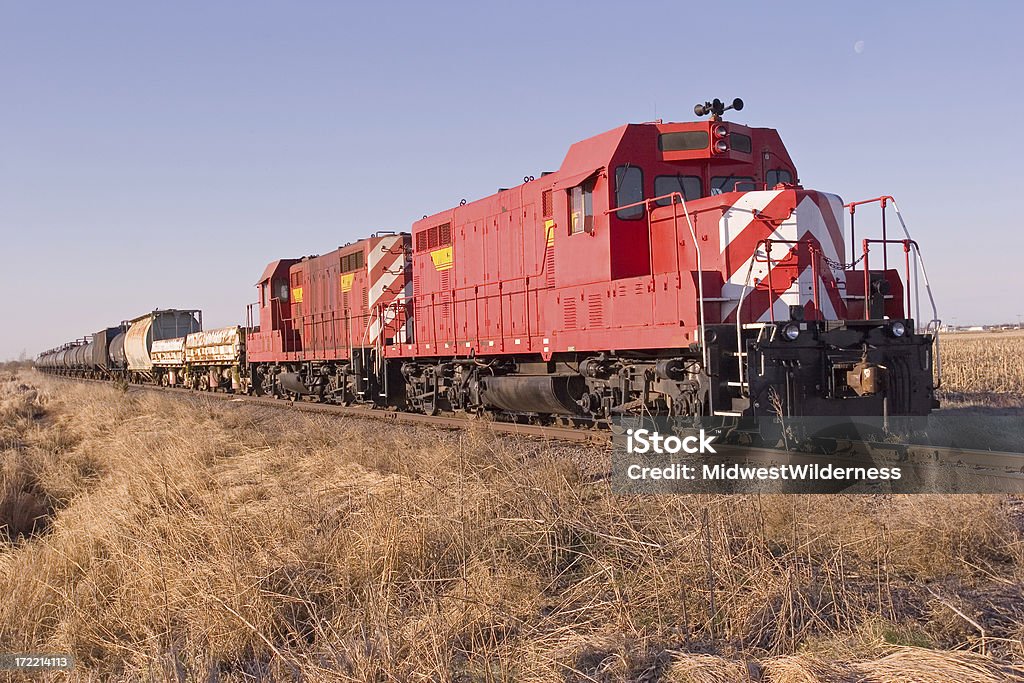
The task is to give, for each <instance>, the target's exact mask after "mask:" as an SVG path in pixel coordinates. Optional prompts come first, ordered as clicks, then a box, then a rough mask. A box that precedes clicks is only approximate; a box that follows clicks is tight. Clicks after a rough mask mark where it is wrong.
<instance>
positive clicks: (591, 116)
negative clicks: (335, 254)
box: [0, 0, 1024, 359]
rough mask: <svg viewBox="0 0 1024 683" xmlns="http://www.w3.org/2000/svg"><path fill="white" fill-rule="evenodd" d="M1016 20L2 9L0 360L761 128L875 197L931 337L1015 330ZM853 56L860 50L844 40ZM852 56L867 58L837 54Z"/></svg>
mask: <svg viewBox="0 0 1024 683" xmlns="http://www.w3.org/2000/svg"><path fill="white" fill-rule="evenodd" d="M1022 21H1024V10H1022V8H1021V6H1020V5H1019V4H1017V3H990V4H984V3H970V4H968V3H963V4H959V3H936V2H899V3H892V2H885V3H867V2H863V3H843V4H842V6H840V5H839V4H833V3H820V2H812V3H765V2H750V3H746V2H730V3H720V4H711V5H709V4H707V3H680V2H665V3H649V4H644V3H623V2H618V3H604V2H589V3H571V4H570V3H540V2H538V3H530V2H517V3H510V4H508V5H507V6H505V7H502V6H498V5H494V6H489V5H486V4H485V3H476V2H472V3H471V2H466V3H459V4H454V3H452V4H444V3H409V4H398V3H378V4H373V3H359V5H358V6H356V5H353V6H349V5H347V4H344V3H340V2H264V1H250V2H211V1H207V2H186V1H183V2H175V3H144V2H143V3H140V2H113V1H111V2H104V1H102V0H97V1H96V2H46V3H42V2H29V1H28V0H25V1H23V2H0V92H2V97H3V100H2V102H3V103H2V107H0V249H2V252H0V253H2V256H3V268H2V273H3V275H2V284H3V291H4V292H6V293H7V295H6V296H4V297H3V299H2V303H0V315H2V320H3V323H2V324H3V334H2V335H0V359H2V358H5V357H13V356H16V355H17V354H18V353H19V352H20V351H21V350H22V349H26V350H27V351H28V352H29V353H32V354H34V353H36V352H38V351H40V350H42V349H44V348H46V347H49V346H53V345H56V344H59V343H61V342H63V341H65V340H67V339H70V338H73V337H75V336H77V335H83V334H86V333H89V332H91V331H94V330H96V329H98V328H100V327H102V326H104V325H107V324H111V323H116V322H118V321H119V320H121V319H124V318H128V317H132V316H134V315H137V314H139V313H141V312H145V311H147V310H150V309H152V308H153V307H161V308H167V307H201V308H203V309H204V310H205V312H206V324H207V326H208V327H212V326H219V325H225V324H233V323H235V322H239V321H241V320H242V319H243V317H244V305H245V304H246V303H247V302H249V301H251V300H253V298H254V294H255V290H254V288H253V287H252V284H253V283H254V281H255V279H256V278H257V277H258V275H259V273H260V272H261V271H262V269H263V267H264V265H265V264H266V263H267V262H268V261H270V260H273V259H275V258H278V257H282V256H299V255H303V254H310V253H322V252H325V251H328V250H330V249H332V248H334V247H336V246H338V245H339V244H342V243H345V242H347V241H349V240H352V239H355V238H357V237H359V236H361V235H364V234H366V233H368V232H371V231H373V230H375V229H378V228H404V229H408V226H409V224H410V223H411V222H412V221H413V220H414V219H416V218H418V217H419V216H422V215H423V214H429V213H432V212H434V211H437V210H440V209H443V208H446V207H448V206H451V205H454V204H456V203H457V202H458V201H459V200H460V199H462V198H467V199H474V198H478V197H481V196H484V195H487V194H490V193H492V192H493V191H494V190H495V189H496V188H497V187H499V186H508V185H512V184H515V183H516V182H521V179H522V177H523V176H524V175H528V174H534V175H539V172H540V171H543V170H551V169H556V168H557V167H558V165H559V164H560V162H561V159H562V156H563V155H564V153H565V151H566V149H567V148H568V146H569V145H570V144H571V143H572V142H574V141H576V140H578V139H581V138H583V137H587V136H590V135H593V134H596V133H598V132H601V131H603V130H606V129H609V128H612V127H614V126H617V125H619V124H621V123H624V122H629V121H645V120H650V119H653V118H656V117H662V118H664V119H666V120H689V119H691V118H692V116H693V115H692V107H693V104H694V103H695V102H697V101H703V100H705V99H710V98H712V97H721V98H723V99H727V98H728V99H731V98H733V97H736V96H739V97H742V98H743V99H744V100H745V101H746V103H747V107H746V109H745V110H744V111H743V112H742V113H741V114H738V115H733V116H732V117H731V118H732V120H736V121H739V122H742V123H747V124H750V125H764V126H773V127H776V128H778V129H779V130H780V132H781V134H782V137H783V140H784V141H785V142H786V144H787V146H788V147H789V150H790V152H791V154H792V155H793V158H794V159H795V160H796V163H797V166H798V168H799V169H800V175H801V178H802V179H803V181H804V183H805V185H807V186H810V187H814V188H817V189H822V190H826V191H830V192H836V193H838V194H840V195H841V196H843V197H844V199H848V200H849V199H853V198H863V197H869V196H877V195H879V194H882V193H889V194H893V195H895V196H896V198H897V199H898V200H899V201H900V204H901V207H902V209H903V211H904V213H905V215H906V216H907V218H908V220H909V223H910V228H911V230H912V232H913V234H914V236H915V237H916V238H918V239H919V240H920V241H921V242H922V244H923V247H924V249H925V255H926V257H927V259H928V264H929V266H930V274H931V276H932V279H933V280H934V281H935V284H936V290H937V295H938V297H939V303H940V307H941V310H940V312H941V313H942V314H943V318H945V319H946V320H953V319H955V320H956V321H957V322H959V323H961V324H964V323H968V322H988V321H997V320H1016V315H1017V314H1018V313H1024V302H1021V301H1020V300H1019V295H1020V290H1021V285H1022V284H1024V275H1022V273H1024V262H1022V255H1024V237H1022V232H1024V230H1022V219H1021V195H1022V194H1024V184H1022V177H1021V173H1020V171H1019V170H1018V169H1019V168H1020V164H1021V159H1022V156H1024V144H1022V142H1021V140H1022V135H1021V132H1020V126H1021V124H1020V121H1021V120H1024V94H1022V91H1021V87H1020V85H1021V76H1020V71H1019V70H1020V68H1021V65H1022V64H1024V48H1022V44H1024V38H1022V37H1021V35H1020V30H1019V26H1020V25H1021V23H1022ZM860 41H862V42H860ZM857 45H859V46H860V47H861V48H862V49H861V50H860V51H858V50H856V49H855V46H857Z"/></svg>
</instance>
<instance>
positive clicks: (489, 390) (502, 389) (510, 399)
mask: <svg viewBox="0 0 1024 683" xmlns="http://www.w3.org/2000/svg"><path fill="white" fill-rule="evenodd" d="M586 388H587V383H586V380H585V379H584V378H583V377H582V376H580V375H526V376H508V377H487V378H484V379H481V380H480V400H481V402H482V403H483V404H484V405H485V406H489V407H491V408H499V409H501V410H507V411H509V412H513V413H542V414H551V415H578V414H581V413H582V412H583V411H582V410H581V408H580V406H579V404H578V401H579V400H580V398H582V397H583V394H584V392H585V391H586Z"/></svg>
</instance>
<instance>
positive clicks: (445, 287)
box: [441, 270, 452, 320]
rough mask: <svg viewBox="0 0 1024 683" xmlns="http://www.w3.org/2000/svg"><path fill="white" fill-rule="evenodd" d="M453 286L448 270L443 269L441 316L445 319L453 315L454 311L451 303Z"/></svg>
mask: <svg viewBox="0 0 1024 683" xmlns="http://www.w3.org/2000/svg"><path fill="white" fill-rule="evenodd" d="M451 287H452V282H451V278H450V277H449V275H448V271H447V270H442V271H441V318H442V319H444V320H448V318H449V317H450V316H451V312H452V311H451V309H452V305H451V300H452V295H451Z"/></svg>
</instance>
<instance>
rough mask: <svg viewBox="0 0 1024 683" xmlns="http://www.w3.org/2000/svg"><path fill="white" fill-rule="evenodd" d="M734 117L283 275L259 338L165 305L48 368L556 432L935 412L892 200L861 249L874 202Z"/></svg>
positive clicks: (614, 141) (274, 277)
mask: <svg viewBox="0 0 1024 683" xmlns="http://www.w3.org/2000/svg"><path fill="white" fill-rule="evenodd" d="M741 108H742V102H741V101H740V100H735V101H734V102H733V103H732V104H731V105H728V106H727V105H725V104H724V103H722V102H721V101H719V100H717V99H716V100H714V101H712V102H707V103H704V104H700V105H698V106H697V107H696V108H695V113H696V114H697V115H698V117H703V116H708V117H709V118H707V119H703V118H699V119H698V120H696V121H691V122H686V123H665V122H662V121H660V120H659V121H654V122H649V123H641V124H626V125H623V126H620V127H618V128H615V129H613V130H610V131H607V132H605V133H602V134H600V135H596V136H594V137H591V138H588V139H585V140H582V141H580V142H577V143H576V144H574V145H572V146H571V147H570V148H569V150H568V153H567V154H566V155H565V158H564V160H563V162H562V165H561V167H560V168H559V170H558V171H556V172H550V173H543V174H540V176H539V177H533V176H527V177H525V178H524V179H523V183H522V184H520V185H518V186H516V187H510V188H503V189H500V190H499V191H498V192H497V193H495V194H493V195H491V196H489V197H485V198H483V199H479V200H477V201H473V202H469V203H466V202H465V201H463V202H460V204H459V205H458V206H454V207H452V208H450V209H446V210H444V211H441V212H439V213H435V214H433V215H428V216H424V217H423V218H422V219H421V220H419V221H416V222H415V223H413V225H412V226H411V229H410V230H409V231H408V232H377V233H374V234H372V235H370V236H368V237H366V238H364V239H360V240H358V241H355V242H352V243H350V244H347V245H345V246H343V247H340V248H338V249H336V250H334V251H331V252H329V253H326V254H323V255H319V256H310V257H305V258H282V259H280V260H276V261H274V262H272V263H270V264H269V265H267V267H266V268H265V269H264V270H263V273H262V275H260V277H259V280H258V282H257V285H256V288H257V301H256V302H255V303H254V304H251V305H250V306H249V308H248V309H247V314H246V317H247V320H246V325H245V326H236V327H231V328H225V329H222V330H216V331H212V332H203V331H201V328H202V325H201V314H200V313H199V312H198V311H182V310H156V311H152V312H150V313H148V314H146V315H144V316H141V317H139V318H136V319H134V320H132V321H128V322H127V323H123V324H122V325H120V326H114V327H111V328H106V329H104V330H103V331H100V332H98V333H96V334H94V335H91V337H90V338H83V339H81V340H79V341H77V342H73V343H71V344H67V345H65V346H63V347H61V348H58V349H54V350H52V351H50V352H47V353H44V354H42V355H41V356H40V357H39V359H38V360H37V365H38V366H39V367H40V368H41V369H42V370H44V371H47V372H52V373H57V374H70V375H82V376H97V377H99V376H104V377H120V378H123V379H125V380H128V381H133V382H152V383H157V384H164V385H170V386H175V385H181V386H188V387H192V388H195V389H224V390H228V391H240V392H247V393H254V394H263V395H273V396H278V397H283V398H290V399H292V400H295V399H299V398H302V399H312V400H318V401H324V402H337V403H343V404H351V403H363V404H369V405H374V406H388V407H392V408H397V409H401V410H408V411H416V412H422V413H428V414H436V413H439V412H468V413H474V414H496V415H502V416H506V417H508V418H512V419H530V420H541V421H543V420H553V419H560V420H569V421H581V422H591V423H592V422H595V421H598V422H599V421H608V420H610V419H612V418H615V417H616V416H627V415H636V414H644V415H646V414H651V415H667V416H680V415H681V416H753V417H757V416H759V415H766V414H780V413H784V414H785V415H826V416H833V415H857V416H861V415H863V416H878V415H925V414H927V413H928V412H929V411H930V410H931V409H933V408H934V407H936V406H937V402H936V400H935V390H936V388H937V386H938V382H939V379H938V378H939V374H940V373H939V368H937V367H936V366H937V365H938V358H937V348H938V345H937V339H936V335H937V332H938V325H939V321H938V315H937V313H935V310H934V299H932V298H931V290H930V287H929V286H928V281H927V274H926V271H924V264H923V261H922V260H921V255H920V249H919V247H918V244H917V242H916V241H914V240H913V239H911V237H910V235H909V233H908V232H907V229H906V225H905V223H904V222H903V218H902V215H901V214H900V213H899V209H898V206H896V204H895V202H894V201H893V199H892V198H891V197H888V196H886V197H879V198H877V199H874V200H871V203H874V204H877V205H878V206H879V207H880V208H881V214H880V216H881V223H880V226H875V227H876V228H878V227H880V231H878V230H876V231H875V232H874V233H872V234H871V235H870V236H869V235H867V234H865V231H864V228H863V223H864V220H863V217H862V218H861V225H860V226H857V225H856V223H855V219H856V218H857V216H858V214H857V209H858V207H862V208H863V207H864V206H865V205H866V204H868V203H869V202H853V203H849V204H844V203H843V201H842V200H841V199H840V198H839V197H838V196H836V195H834V194H829V193H826V192H822V191H819V190H813V189H808V188H805V187H804V186H803V185H802V183H801V181H800V176H799V173H798V171H797V167H796V165H795V163H794V162H793V160H792V158H791V157H790V155H789V153H788V152H787V150H786V147H785V146H784V145H783V143H782V139H781V137H780V136H779V133H778V132H777V131H776V130H775V129H772V128H757V127H748V126H744V125H739V124H737V123H733V122H730V121H725V120H723V114H724V113H725V111H727V110H729V109H736V110H739V109H741ZM889 207H892V208H894V209H895V212H896V215H897V217H898V218H899V230H900V232H899V234H898V236H897V237H896V238H891V237H890V236H889V234H888V232H889V231H888V230H887V225H886V216H887V209H888V208H889ZM847 216H849V220H848V221H847V219H846V218H847ZM861 216H863V212H862V213H861ZM857 227H860V230H861V232H860V233H859V234H858V233H857V231H856V229H857ZM847 245H849V246H848V248H847ZM890 262H891V264H890ZM890 265H892V267H890ZM922 276H923V283H921V279H922ZM922 290H923V292H924V294H925V299H926V305H928V304H929V303H930V304H931V309H932V312H931V314H930V318H928V319H927V321H926V322H923V323H922V322H921V318H922V316H921V313H920V309H921V298H922ZM913 308H916V316H912V314H911V310H912V309H913Z"/></svg>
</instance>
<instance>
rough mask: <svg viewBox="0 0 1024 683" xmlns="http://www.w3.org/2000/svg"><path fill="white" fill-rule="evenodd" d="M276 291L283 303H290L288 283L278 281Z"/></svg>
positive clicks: (275, 285)
mask: <svg viewBox="0 0 1024 683" xmlns="http://www.w3.org/2000/svg"><path fill="white" fill-rule="evenodd" d="M274 291H275V292H276V293H277V298H278V299H280V300H281V301H288V281H287V280H278V281H277V282H275V283H274Z"/></svg>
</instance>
